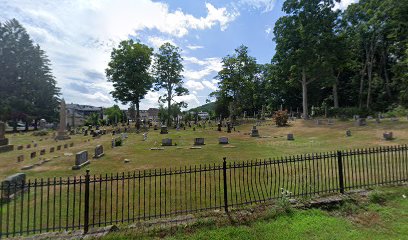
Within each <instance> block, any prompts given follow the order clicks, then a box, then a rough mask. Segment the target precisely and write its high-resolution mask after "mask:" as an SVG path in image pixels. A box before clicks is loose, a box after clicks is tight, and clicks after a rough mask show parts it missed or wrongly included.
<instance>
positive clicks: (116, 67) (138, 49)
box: [106, 40, 153, 129]
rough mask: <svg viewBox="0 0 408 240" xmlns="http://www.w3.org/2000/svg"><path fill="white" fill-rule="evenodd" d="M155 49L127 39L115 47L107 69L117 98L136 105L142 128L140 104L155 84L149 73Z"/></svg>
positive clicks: (114, 95) (137, 117) (137, 118)
mask: <svg viewBox="0 0 408 240" xmlns="http://www.w3.org/2000/svg"><path fill="white" fill-rule="evenodd" d="M152 54H153V49H152V48H149V47H148V46H146V45H144V44H141V43H139V42H134V41H133V40H125V41H122V42H121V43H120V44H119V47H118V48H114V49H113V50H112V53H111V61H110V62H109V64H108V68H107V69H106V76H107V78H108V81H111V82H112V83H113V87H114V88H115V90H113V91H112V92H111V94H112V96H113V98H114V99H115V100H119V101H121V102H122V104H127V103H129V102H130V103H132V104H133V105H134V106H135V107H136V121H137V123H138V124H136V126H137V128H138V129H139V128H140V123H139V119H140V114H139V104H140V100H142V99H144V97H145V95H146V94H147V92H148V91H149V90H150V89H151V87H152V85H153V78H152V76H151V75H150V73H149V68H150V64H151V57H152Z"/></svg>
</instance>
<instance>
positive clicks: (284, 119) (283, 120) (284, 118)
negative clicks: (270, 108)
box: [273, 111, 289, 127]
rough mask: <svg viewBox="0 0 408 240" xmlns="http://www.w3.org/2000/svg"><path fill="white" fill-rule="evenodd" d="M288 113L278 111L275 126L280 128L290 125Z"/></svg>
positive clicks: (274, 117)
mask: <svg viewBox="0 0 408 240" xmlns="http://www.w3.org/2000/svg"><path fill="white" fill-rule="evenodd" d="M288 118H289V115H288V112H287V111H276V112H275V114H274V116H273V119H274V120H275V124H276V126H278V127H284V126H286V125H288Z"/></svg>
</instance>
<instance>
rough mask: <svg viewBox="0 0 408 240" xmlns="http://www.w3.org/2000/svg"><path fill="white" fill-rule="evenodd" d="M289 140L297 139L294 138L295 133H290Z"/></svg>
mask: <svg viewBox="0 0 408 240" xmlns="http://www.w3.org/2000/svg"><path fill="white" fill-rule="evenodd" d="M287 139H288V140H289V141H292V140H295V138H294V137H293V133H288V135H287Z"/></svg>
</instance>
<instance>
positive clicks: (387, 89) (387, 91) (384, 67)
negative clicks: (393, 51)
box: [382, 50, 391, 99]
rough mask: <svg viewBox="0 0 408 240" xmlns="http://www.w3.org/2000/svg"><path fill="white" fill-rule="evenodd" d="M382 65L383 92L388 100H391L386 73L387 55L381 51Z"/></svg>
mask: <svg viewBox="0 0 408 240" xmlns="http://www.w3.org/2000/svg"><path fill="white" fill-rule="evenodd" d="M382 65H383V71H384V79H385V91H386V93H387V96H388V98H389V99H391V90H390V78H389V76H388V71H387V53H386V50H383V51H382Z"/></svg>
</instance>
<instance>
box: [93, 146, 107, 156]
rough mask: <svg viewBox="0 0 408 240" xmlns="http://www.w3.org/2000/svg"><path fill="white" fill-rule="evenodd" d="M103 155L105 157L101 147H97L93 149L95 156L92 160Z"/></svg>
mask: <svg viewBox="0 0 408 240" xmlns="http://www.w3.org/2000/svg"><path fill="white" fill-rule="evenodd" d="M103 155H105V153H104V152H103V146H102V145H97V146H96V147H95V156H94V158H100V157H102V156H103Z"/></svg>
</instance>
